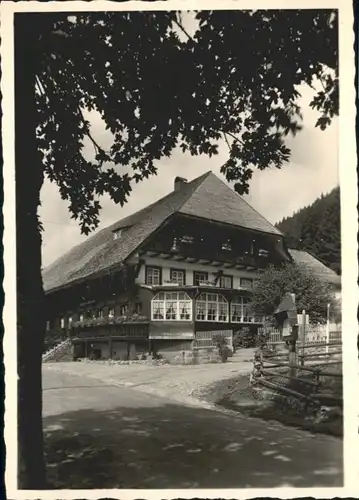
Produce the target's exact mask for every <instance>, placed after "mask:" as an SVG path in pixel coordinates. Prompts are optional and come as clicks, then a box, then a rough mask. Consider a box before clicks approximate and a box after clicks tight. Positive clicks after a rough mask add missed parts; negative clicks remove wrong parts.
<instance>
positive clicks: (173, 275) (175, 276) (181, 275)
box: [170, 269, 186, 286]
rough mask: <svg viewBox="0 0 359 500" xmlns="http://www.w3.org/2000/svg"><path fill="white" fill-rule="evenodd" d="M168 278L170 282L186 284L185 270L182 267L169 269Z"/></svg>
mask: <svg viewBox="0 0 359 500" xmlns="http://www.w3.org/2000/svg"><path fill="white" fill-rule="evenodd" d="M170 279H171V281H172V283H177V284H178V285H180V286H183V285H185V284H186V271H185V270H184V269H170Z"/></svg>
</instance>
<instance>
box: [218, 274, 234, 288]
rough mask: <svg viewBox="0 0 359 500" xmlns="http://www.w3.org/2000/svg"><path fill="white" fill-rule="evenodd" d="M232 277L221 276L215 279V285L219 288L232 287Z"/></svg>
mask: <svg viewBox="0 0 359 500" xmlns="http://www.w3.org/2000/svg"><path fill="white" fill-rule="evenodd" d="M232 283H233V278H232V276H221V277H220V278H219V280H218V281H217V285H218V286H219V287H220V288H233V285H232Z"/></svg>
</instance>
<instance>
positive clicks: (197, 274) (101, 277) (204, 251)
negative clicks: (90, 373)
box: [47, 215, 290, 359]
mask: <svg viewBox="0 0 359 500" xmlns="http://www.w3.org/2000/svg"><path fill="white" fill-rule="evenodd" d="M120 237H121V236H119V235H118V234H117V235H116V238H120ZM286 260H290V257H289V255H288V253H287V252H286V249H285V248H284V246H283V242H282V239H281V237H278V236H277V235H274V234H265V233H261V232H256V231H251V230H245V229H243V228H238V227H233V226H230V225H228V226H227V225H226V224H218V223H214V222H211V221H207V220H202V219H200V218H198V219H197V218H194V217H185V216H182V215H181V216H175V217H173V218H172V219H171V220H170V221H169V222H168V223H166V224H164V225H163V226H161V227H160V228H159V230H157V231H155V232H154V233H153V235H152V236H151V237H150V238H149V239H147V241H146V242H145V243H144V244H143V245H141V246H140V248H138V249H137V251H136V252H135V253H133V254H132V255H131V256H130V257H129V258H128V259H127V261H126V262H124V263H122V264H121V265H118V266H117V267H113V268H112V269H110V270H106V272H103V273H99V274H98V275H97V276H91V277H90V278H89V279H82V280H79V281H77V282H76V281H74V282H73V283H71V284H69V285H68V286H64V287H61V288H59V289H57V290H53V291H51V292H50V293H48V294H47V300H48V304H47V312H48V336H49V337H51V332H52V331H55V330H57V331H58V330H59V329H60V330H61V329H62V330H63V331H66V332H67V334H68V335H70V336H71V338H72V340H73V345H74V357H75V358H81V357H93V358H114V359H130V358H131V357H133V358H135V357H138V356H139V355H141V354H143V353H146V352H152V353H156V352H160V353H162V352H163V353H164V355H165V356H171V353H172V354H173V355H174V354H175V353H177V352H178V351H181V350H186V349H191V348H192V347H193V346H199V347H200V346H205V345H206V344H208V343H210V338H211V335H212V334H213V332H224V334H225V335H226V336H227V337H228V339H229V343H231V338H232V336H233V333H234V332H236V331H237V330H238V329H239V328H241V327H242V326H243V325H251V326H252V327H257V326H260V325H261V324H262V318H259V317H257V316H256V315H255V313H254V312H249V302H250V294H251V291H250V285H251V283H253V280H255V278H256V276H257V275H258V272H260V271H261V270H262V269H265V268H266V267H267V266H268V265H269V264H273V265H278V264H280V263H282V262H285V261H286Z"/></svg>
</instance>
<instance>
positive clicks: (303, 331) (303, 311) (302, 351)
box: [300, 309, 306, 366]
mask: <svg viewBox="0 0 359 500" xmlns="http://www.w3.org/2000/svg"><path fill="white" fill-rule="evenodd" d="M305 327H306V313H305V309H303V310H302V324H301V327H300V345H301V351H300V353H301V356H300V364H301V365H302V366H304V346H305V333H306V328H305Z"/></svg>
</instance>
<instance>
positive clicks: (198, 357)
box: [170, 347, 221, 365]
mask: <svg viewBox="0 0 359 500" xmlns="http://www.w3.org/2000/svg"><path fill="white" fill-rule="evenodd" d="M170 363H171V364H176V365H204V364H209V363H221V357H220V355H219V353H218V348H217V347H204V348H200V349H199V348H196V347H194V348H193V349H192V350H190V351H182V352H179V353H177V355H176V356H173V357H172V359H171V360H170Z"/></svg>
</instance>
